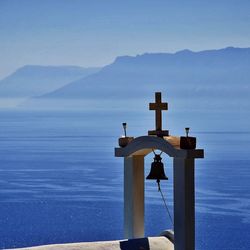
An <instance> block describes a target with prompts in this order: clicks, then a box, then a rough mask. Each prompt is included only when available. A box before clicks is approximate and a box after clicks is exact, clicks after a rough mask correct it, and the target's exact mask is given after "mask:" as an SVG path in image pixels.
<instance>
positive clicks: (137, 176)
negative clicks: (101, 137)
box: [115, 92, 204, 250]
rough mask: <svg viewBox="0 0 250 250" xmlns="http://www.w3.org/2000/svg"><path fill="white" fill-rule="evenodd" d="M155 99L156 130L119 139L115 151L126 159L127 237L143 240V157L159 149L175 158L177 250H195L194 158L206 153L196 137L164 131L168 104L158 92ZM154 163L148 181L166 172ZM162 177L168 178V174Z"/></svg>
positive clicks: (175, 229) (125, 207) (125, 232)
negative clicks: (181, 135) (159, 173)
mask: <svg viewBox="0 0 250 250" xmlns="http://www.w3.org/2000/svg"><path fill="white" fill-rule="evenodd" d="M155 99H156V101H155V103H151V104H150V105H149V108H150V110H155V113H156V118H155V121H156V128H155V130H153V131H149V132H148V135H146V136H139V137H136V138H133V137H123V138H120V140H119V145H120V147H117V148H115V156H116V157H123V158H124V236H125V238H141V237H144V181H145V176H144V157H145V156H146V155H147V154H149V153H151V152H152V149H153V150H156V149H158V150H160V151H161V152H164V153H166V154H167V155H168V156H169V157H172V158H173V173H174V184H173V186H174V238H175V240H174V245H175V250H194V249H195V184H194V171H195V159H196V158H203V157H204V151H203V149H196V148H195V147H196V138H194V137H188V134H187V136H186V137H177V136H170V135H169V132H168V130H162V113H161V112H162V110H167V109H168V105H167V103H162V102H161V93H160V92H157V93H155ZM181 142H182V143H181ZM183 142H184V143H183ZM190 142H191V143H190ZM194 142H195V143H194ZM155 163H157V164H155V165H154V167H155V168H154V170H153V165H152V168H151V171H155V172H152V173H150V174H149V176H148V177H147V178H148V179H150V178H151V177H152V176H153V177H155V176H156V174H158V173H157V171H161V174H162V173H164V169H163V172H162V170H160V168H161V164H160V163H161V160H160V158H159V156H155ZM162 168H163V165H162ZM157 176H158V175H157ZM162 178H167V177H166V176H165V173H164V176H162ZM160 179H161V178H159V180H160ZM159 233H160V232H159Z"/></svg>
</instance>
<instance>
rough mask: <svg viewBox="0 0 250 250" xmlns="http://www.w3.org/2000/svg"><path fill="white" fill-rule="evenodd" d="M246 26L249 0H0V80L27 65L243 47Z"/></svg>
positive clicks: (99, 62) (249, 33)
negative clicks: (184, 50) (146, 53)
mask: <svg viewBox="0 0 250 250" xmlns="http://www.w3.org/2000/svg"><path fill="white" fill-rule="evenodd" d="M249 27H250V1H249V0H247V1H244V0H240V1H238V0H235V1H230V0H220V1H219V0H217V1H215V0H210V1H202V0H200V1H198V0H197V1H192V0H189V1H186V0H185V1H184V0H183V1H174V0H172V1H167V0H164V1H157V0H155V1H154V0H151V1H147V0H143V1H139V0H138V1H137V0H134V1H129V0H127V1H119V0H116V1H114V0H89V1H87V0H0V58H1V60H0V78H2V77H4V76H6V75H8V74H9V73H11V72H13V71H14V70H15V69H16V68H18V67H21V66H23V65H27V64H40V65H65V64H66V65H79V66H84V67H89V66H103V65H106V64H109V63H110V62H112V61H113V60H114V59H115V57H117V56H119V55H137V54H142V53H145V52H174V51H177V50H182V49H191V50H195V51H197V50H203V49H213V48H223V47H227V46H235V47H250V28H249Z"/></svg>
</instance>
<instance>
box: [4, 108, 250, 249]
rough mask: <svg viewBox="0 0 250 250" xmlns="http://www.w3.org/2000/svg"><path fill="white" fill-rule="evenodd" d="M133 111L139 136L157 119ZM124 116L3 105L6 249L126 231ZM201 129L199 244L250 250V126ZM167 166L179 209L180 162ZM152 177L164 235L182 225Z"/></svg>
mask: <svg viewBox="0 0 250 250" xmlns="http://www.w3.org/2000/svg"><path fill="white" fill-rule="evenodd" d="M123 117H125V118H126V119H127V120H129V122H130V123H129V125H130V127H129V129H130V132H131V133H132V135H134V136H139V135H145V134H146V132H147V130H148V129H152V128H151V127H148V124H149V122H148V120H149V117H146V116H145V122H142V120H141V118H139V116H138V114H135V113H134V114H132V115H131V116H129V114H127V113H126V114H124V113H123ZM136 119H138V120H140V122H139V123H136V125H135V126H134V127H133V121H134V120H136ZM151 119H152V117H151ZM127 120H125V121H127ZM121 122H124V120H119V112H118V111H117V113H115V114H113V116H112V115H108V114H107V113H103V112H99V113H98V112H97V111H96V112H95V113H92V112H86V111H85V112H80V111H67V112H66V111H65V112H63V111H60V112H42V111H39V112H33V111H13V110H8V111H1V112H0V225H1V226H0V248H1V249H4V248H15V247H28V246H33V245H41V244H51V243H65V242H82V241H96V240H114V239H122V238H123V159H122V158H115V157H114V147H116V146H117V139H118V137H119V136H120V135H121V134H122V129H121ZM152 122H153V119H152ZM143 124H144V125H145V127H143V126H142V125H143ZM152 124H153V123H152ZM170 132H171V131H170ZM192 135H193V136H196V137H197V140H198V147H199V148H204V150H205V158H204V159H197V160H196V173H195V175H196V249H197V250H217V249H218V250H243V249H244V250H248V249H250V132H247V131H245V132H244V131H224V132H223V130H219V131H212V130H204V131H203V130H202V129H200V130H197V129H196V130H194V131H192ZM152 159H153V155H148V156H147V157H146V164H145V165H146V170H145V175H146V174H147V173H148V171H149V168H150V163H151V161H152ZM164 165H165V172H166V174H167V175H168V176H169V181H165V182H162V189H163V191H164V195H165V197H166V200H167V204H168V206H169V209H170V212H171V213H173V171H172V159H170V158H169V157H168V156H164ZM145 183H146V192H145V195H146V198H145V204H146V211H145V231H146V235H147V236H155V235H159V234H160V233H161V231H163V230H165V229H170V228H172V225H171V221H170V219H169V217H168V215H167V213H166V210H165V208H164V204H163V202H162V200H161V196H160V194H159V193H158V191H157V187H156V183H155V182H152V181H151V182H150V181H146V182H145Z"/></svg>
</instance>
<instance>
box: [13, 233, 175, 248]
mask: <svg viewBox="0 0 250 250" xmlns="http://www.w3.org/2000/svg"><path fill="white" fill-rule="evenodd" d="M15 249H16V250H18V249H19V250H21V249H22V250H174V245H173V243H172V242H171V241H170V240H169V239H168V238H166V237H164V236H160V237H148V238H141V239H131V240H121V241H99V242H84V243H71V244H56V245H45V246H37V247H27V248H15Z"/></svg>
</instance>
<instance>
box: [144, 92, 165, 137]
mask: <svg viewBox="0 0 250 250" xmlns="http://www.w3.org/2000/svg"><path fill="white" fill-rule="evenodd" d="M149 110H155V130H151V131H148V135H157V136H159V137H163V136H168V135H169V133H168V130H162V114H161V111H162V110H168V104H167V103H166V102H165V103H162V102H161V92H156V93H155V103H149Z"/></svg>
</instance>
